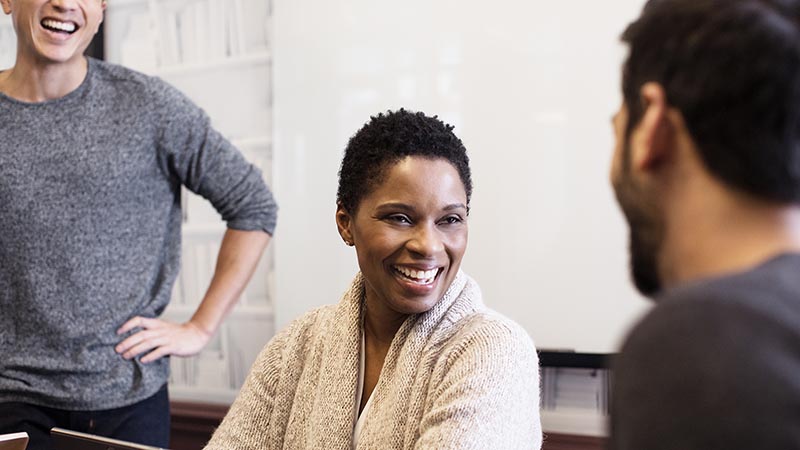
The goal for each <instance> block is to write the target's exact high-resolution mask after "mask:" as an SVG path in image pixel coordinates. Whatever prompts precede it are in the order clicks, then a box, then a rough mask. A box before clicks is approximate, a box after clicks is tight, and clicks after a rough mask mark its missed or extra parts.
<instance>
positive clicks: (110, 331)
mask: <svg viewBox="0 0 800 450" xmlns="http://www.w3.org/2000/svg"><path fill="white" fill-rule="evenodd" d="M181 184H183V185H186V186H187V187H188V188H189V189H191V190H192V191H194V192H197V193H199V194H201V195H202V196H204V197H206V198H207V199H209V200H210V201H211V202H212V204H213V205H214V207H215V208H216V209H217V210H218V211H219V212H220V213H221V215H222V217H223V218H224V219H225V220H226V221H227V223H228V227H230V228H235V229H241V230H259V229H260V230H264V231H267V232H269V233H271V232H272V231H273V227H274V225H275V216H276V206H275V203H274V201H273V198H272V195H271V193H270V192H269V190H268V189H267V187H266V186H265V185H264V183H263V181H262V177H261V174H260V173H259V171H258V170H257V169H256V168H254V167H253V166H251V165H250V164H248V163H247V162H246V161H245V160H244V159H243V157H242V156H241V155H240V154H239V153H238V152H237V151H236V150H235V149H234V148H233V147H232V146H231V145H230V143H228V142H227V141H226V140H225V139H224V138H222V137H221V136H220V134H219V133H217V132H215V131H214V130H213V129H211V127H210V125H209V119H208V117H207V116H206V115H205V114H204V113H203V111H201V110H200V109H199V108H198V107H197V106H195V105H194V104H193V103H192V102H191V101H190V100H189V99H187V98H186V97H185V96H184V95H182V94H181V93H179V92H178V91H177V90H176V89H174V88H172V87H170V86H168V85H167V84H166V83H164V82H162V81H160V80H158V79H156V78H152V77H148V76H145V75H142V74H139V73H136V72H133V71H131V70H128V69H125V68H122V67H119V66H115V65H111V64H106V63H103V62H100V61H96V60H92V59H90V60H89V72H88V74H87V77H86V79H85V80H84V82H83V83H82V84H81V85H80V86H79V87H78V88H77V89H76V90H75V91H73V92H71V93H69V94H68V95H66V96H65V97H62V98H60V99H57V100H53V101H47V102H43V103H34V104H31V103H24V102H20V101H17V100H14V99H12V98H9V97H7V96H4V95H2V94H0V402H3V401H23V402H29V403H33V404H39V405H45V406H50V407H56V408H62V409H71V410H92V409H93V410H97V409H106V408H114V407H119V406H124V405H128V404H132V403H135V402H137V401H140V400H142V399H144V398H147V397H148V396H150V395H152V394H154V393H155V392H156V391H157V390H158V389H159V388H160V387H161V386H163V385H164V383H165V382H166V381H167V375H168V371H169V360H168V358H163V359H161V360H159V361H157V362H154V363H150V364H146V365H145V364H141V363H140V362H139V361H136V360H134V361H125V360H124V359H122V357H121V356H120V355H118V354H117V353H115V352H114V346H115V345H116V344H117V343H119V342H120V340H121V337H119V336H117V335H116V333H115V332H116V330H117V328H118V327H119V326H121V325H122V324H123V323H124V322H125V321H126V320H128V319H129V318H131V317H133V316H136V315H142V316H146V317H156V316H158V315H159V314H161V312H162V311H163V310H164V308H165V307H166V305H167V303H168V302H169V299H170V291H171V287H172V284H173V281H174V279H175V276H176V274H177V272H178V269H179V262H180V259H179V258H180V241H181V235H180V227H181V209H180V186H181Z"/></svg>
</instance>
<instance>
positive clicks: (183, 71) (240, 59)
mask: <svg viewBox="0 0 800 450" xmlns="http://www.w3.org/2000/svg"><path fill="white" fill-rule="evenodd" d="M270 60H271V54H270V53H269V52H259V53H252V54H249V55H242V56H232V57H230V58H225V59H218V60H215V61H204V62H200V63H191V64H177V65H172V66H164V67H159V68H157V69H156V71H155V74H156V75H158V76H162V77H170V76H184V75H194V74H197V73H205V72H209V71H213V70H230V69H237V68H240V67H242V66H252V65H262V64H269V62H270ZM231 75H236V73H235V72H232V73H231Z"/></svg>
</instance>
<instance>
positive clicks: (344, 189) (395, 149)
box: [336, 109, 472, 214]
mask: <svg viewBox="0 0 800 450" xmlns="http://www.w3.org/2000/svg"><path fill="white" fill-rule="evenodd" d="M407 156H421V157H424V158H431V159H437V158H441V159H444V160H447V161H448V162H450V164H452V165H453V167H455V169H456V171H458V175H459V176H460V178H461V182H462V183H464V190H465V191H466V193H467V205H469V200H470V198H471V196H472V178H471V175H470V170H469V158H468V157H467V150H466V149H465V148H464V144H462V143H461V139H459V138H458V137H456V135H455V134H453V126H452V125H447V124H445V123H444V122H442V121H441V120H439V119H438V118H437V117H436V116H433V117H429V116H426V115H425V114H424V113H421V112H412V111H406V110H405V109H400V110H399V111H394V112H393V111H387V112H386V113H385V114H384V113H381V114H378V115H377V116H373V117H371V118H370V121H369V122H368V123H367V124H366V125H364V126H363V127H362V128H361V129H360V130H358V132H357V133H356V134H355V135H353V137H351V138H350V142H348V144H347V148H346V149H345V151H344V158H343V159H342V166H341V169H340V170H339V191H338V193H337V197H336V200H337V202H338V203H339V204H341V205H342V206H343V207H344V209H345V210H347V211H348V212H350V213H351V214H355V212H356V209H358V205H359V203H360V202H361V199H363V198H364V196H366V195H368V194H369V193H370V192H372V190H373V189H374V188H375V186H376V185H377V184H378V183H380V182H381V180H382V179H383V178H384V176H385V174H386V170H387V169H388V168H389V167H390V166H391V165H392V164H394V163H397V162H399V161H400V160H401V159H403V158H405V157H407Z"/></svg>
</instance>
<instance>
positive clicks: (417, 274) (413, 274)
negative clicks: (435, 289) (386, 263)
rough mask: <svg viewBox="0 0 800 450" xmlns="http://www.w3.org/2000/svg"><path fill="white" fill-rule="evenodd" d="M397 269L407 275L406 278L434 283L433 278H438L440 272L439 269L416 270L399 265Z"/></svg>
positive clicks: (424, 282)
mask: <svg viewBox="0 0 800 450" xmlns="http://www.w3.org/2000/svg"><path fill="white" fill-rule="evenodd" d="M395 270H397V271H398V272H400V273H401V274H403V275H405V276H406V278H410V279H412V280H413V281H416V282H421V283H423V284H430V283H432V282H433V279H434V278H436V274H437V273H439V269H431V270H414V269H407V268H405V267H398V266H395Z"/></svg>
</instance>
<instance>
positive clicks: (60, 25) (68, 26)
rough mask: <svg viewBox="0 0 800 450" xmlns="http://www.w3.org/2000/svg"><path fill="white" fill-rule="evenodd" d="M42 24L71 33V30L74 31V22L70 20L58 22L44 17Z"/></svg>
mask: <svg viewBox="0 0 800 450" xmlns="http://www.w3.org/2000/svg"><path fill="white" fill-rule="evenodd" d="M42 25H44V26H45V28H50V29H53V30H58V31H64V32H67V33H72V32H73V31H75V24H74V23H72V22H59V21H57V20H53V19H45V20H43V21H42Z"/></svg>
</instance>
